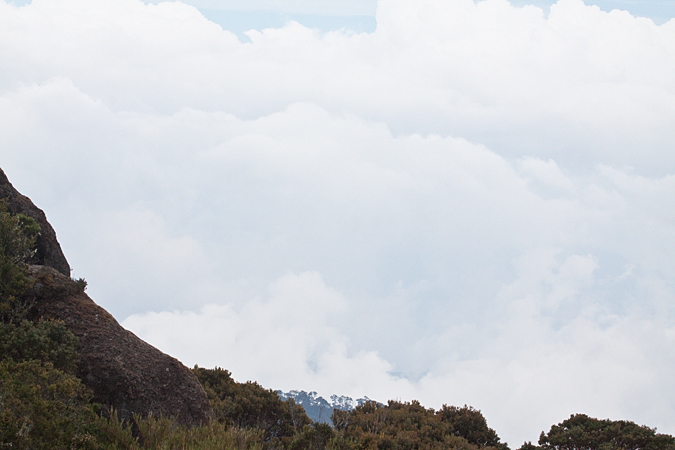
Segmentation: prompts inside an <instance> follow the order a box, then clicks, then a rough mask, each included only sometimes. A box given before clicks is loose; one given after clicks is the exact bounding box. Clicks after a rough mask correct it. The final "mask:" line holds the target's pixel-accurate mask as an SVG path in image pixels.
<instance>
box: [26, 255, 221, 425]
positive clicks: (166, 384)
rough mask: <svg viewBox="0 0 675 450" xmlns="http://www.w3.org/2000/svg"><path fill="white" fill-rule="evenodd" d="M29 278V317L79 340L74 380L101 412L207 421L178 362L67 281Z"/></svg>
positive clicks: (197, 392)
mask: <svg viewBox="0 0 675 450" xmlns="http://www.w3.org/2000/svg"><path fill="white" fill-rule="evenodd" d="M30 274H31V276H32V277H33V278H34V279H35V284H34V288H33V289H34V294H35V303H34V305H35V306H34V307H33V311H32V312H31V314H32V316H33V318H37V317H44V318H50V319H58V320H62V321H64V322H65V324H66V327H67V328H68V329H69V330H70V331H72V332H73V333H74V334H75V335H76V336H77V337H78V338H79V339H80V349H79V350H80V361H79V364H78V373H77V376H78V378H80V379H81V380H82V381H83V382H84V384H85V385H86V386H87V387H89V388H90V389H91V390H92V391H93V392H94V400H95V401H96V402H98V403H101V404H102V405H103V407H104V410H109V409H110V408H114V409H115V410H117V413H118V415H119V417H120V418H124V419H129V418H131V417H132V414H133V413H138V414H141V415H143V416H146V415H148V414H152V415H153V416H155V417H158V416H164V417H168V416H172V417H175V418H176V419H177V422H178V423H180V424H183V425H198V424H200V423H205V422H207V421H208V420H210V419H211V417H212V415H213V411H212V409H211V405H210V403H209V400H208V398H207V396H206V392H205V391H204V389H203V388H202V386H201V384H200V383H199V381H198V380H197V377H196V376H195V375H194V374H193V373H192V372H191V371H190V370H189V369H188V368H187V367H185V366H184V365H183V364H181V363H180V361H178V360H177V359H175V358H172V357H171V356H169V355H167V354H165V353H162V352H161V351H159V350H157V349H156V348H155V347H153V346H151V345H150V344H148V343H147V342H145V341H143V340H141V339H139V338H138V337H137V336H136V335H135V334H133V333H132V332H130V331H128V330H125V329H124V328H123V327H122V326H121V325H120V324H119V323H118V322H117V321H116V320H115V318H114V317H113V316H112V315H110V314H109V313H108V312H107V311H106V310H105V309H103V308H101V307H100V306H98V305H97V304H96V303H94V302H93V301H92V300H91V299H90V298H89V296H88V295H87V294H85V293H84V291H83V290H82V288H81V287H80V286H78V284H77V283H76V282H75V281H73V280H71V279H70V278H69V277H65V276H63V275H62V274H61V273H59V272H57V271H56V270H54V269H52V268H50V267H45V266H31V267H30Z"/></svg>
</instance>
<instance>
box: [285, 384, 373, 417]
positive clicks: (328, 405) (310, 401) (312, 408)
mask: <svg viewBox="0 0 675 450" xmlns="http://www.w3.org/2000/svg"><path fill="white" fill-rule="evenodd" d="M277 394H279V397H281V399H282V400H287V399H289V398H292V399H294V400H295V403H296V404H298V405H301V406H302V407H303V408H305V412H306V413H307V415H308V416H309V418H310V419H312V420H313V421H315V422H323V423H328V424H331V419H330V417H331V414H333V410H334V409H339V410H342V411H351V410H352V409H354V408H355V407H357V406H359V405H361V404H363V403H365V402H369V401H372V400H371V399H369V398H368V397H362V398H358V399H356V400H354V399H352V398H351V397H347V396H344V395H341V396H337V395H331V396H330V401H328V400H326V399H325V398H323V397H320V396H319V394H317V393H316V392H305V391H289V392H282V391H277Z"/></svg>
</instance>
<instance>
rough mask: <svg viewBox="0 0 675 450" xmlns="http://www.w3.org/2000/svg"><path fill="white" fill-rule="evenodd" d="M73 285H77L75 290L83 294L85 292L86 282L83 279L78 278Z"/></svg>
mask: <svg viewBox="0 0 675 450" xmlns="http://www.w3.org/2000/svg"><path fill="white" fill-rule="evenodd" d="M75 284H76V285H77V288H78V289H79V290H80V291H82V292H84V291H86V290H87V280H85V279H84V278H78V279H77V280H75Z"/></svg>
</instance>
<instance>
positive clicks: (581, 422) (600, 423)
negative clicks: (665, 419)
mask: <svg viewBox="0 0 675 450" xmlns="http://www.w3.org/2000/svg"><path fill="white" fill-rule="evenodd" d="M539 446H540V447H541V448H542V449H545V450H675V438H673V437H672V436H670V435H665V434H657V433H656V430H655V429H653V428H649V427H647V426H643V425H637V424H635V423H634V422H629V421H626V420H616V421H613V420H609V419H605V420H599V419H594V418H592V417H589V416H587V415H585V414H574V415H572V416H570V418H569V419H567V420H565V421H563V422H561V423H559V424H558V425H553V426H552V427H551V430H550V431H549V432H548V434H546V433H543V432H542V433H541V436H540V438H539Z"/></svg>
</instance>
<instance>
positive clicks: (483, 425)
mask: <svg viewBox="0 0 675 450" xmlns="http://www.w3.org/2000/svg"><path fill="white" fill-rule="evenodd" d="M436 415H437V416H438V417H439V418H440V419H441V421H442V422H443V423H445V424H447V425H448V426H449V429H450V432H451V433H453V434H455V435H457V436H461V437H463V438H464V439H466V440H467V441H468V442H470V443H472V444H475V445H478V446H479V447H495V448H498V449H508V446H507V445H506V444H502V443H500V442H499V436H497V433H496V432H495V430H493V429H492V428H489V427H488V425H487V421H486V420H485V417H483V415H482V414H481V412H480V411H479V410H477V409H473V408H472V407H471V406H467V405H464V407H462V408H458V407H457V406H447V405H443V407H442V408H441V409H439V410H438V412H437V413H436Z"/></svg>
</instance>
